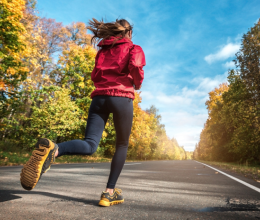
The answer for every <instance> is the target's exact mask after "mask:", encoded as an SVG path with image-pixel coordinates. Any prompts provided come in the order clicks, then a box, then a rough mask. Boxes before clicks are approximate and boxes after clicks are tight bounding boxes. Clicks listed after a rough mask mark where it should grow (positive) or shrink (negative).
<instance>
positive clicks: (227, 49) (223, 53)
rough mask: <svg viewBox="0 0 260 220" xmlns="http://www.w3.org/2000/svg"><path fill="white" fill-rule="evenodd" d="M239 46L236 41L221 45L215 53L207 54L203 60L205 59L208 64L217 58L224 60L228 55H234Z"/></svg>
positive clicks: (217, 59)
mask: <svg viewBox="0 0 260 220" xmlns="http://www.w3.org/2000/svg"><path fill="white" fill-rule="evenodd" d="M239 48H240V44H238V43H237V44H233V43H228V44H226V45H225V46H223V47H222V48H221V49H220V50H219V51H218V52H217V53H214V54H209V55H208V56H206V57H204V60H206V61H207V62H208V63H209V64H211V63H213V62H215V61H219V60H226V59H228V58H230V57H233V56H235V54H236V52H237V51H238V50H239Z"/></svg>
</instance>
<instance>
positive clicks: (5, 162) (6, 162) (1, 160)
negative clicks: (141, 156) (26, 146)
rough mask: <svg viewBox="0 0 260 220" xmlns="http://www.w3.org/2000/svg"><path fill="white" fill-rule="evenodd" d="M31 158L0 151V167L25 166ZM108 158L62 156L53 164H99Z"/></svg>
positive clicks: (29, 154)
mask: <svg viewBox="0 0 260 220" xmlns="http://www.w3.org/2000/svg"><path fill="white" fill-rule="evenodd" d="M30 156H31V153H27V152H15V153H12V152H5V151H0V166H16V165H23V164H25V163H26V162H27V161H28V160H29V158H30ZM110 161H111V159H110V158H103V157H98V156H79V155H77V156H67V155H65V156H62V157H60V158H57V159H56V160H55V163H54V164H60V163H101V162H110Z"/></svg>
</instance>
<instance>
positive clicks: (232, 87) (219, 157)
mask: <svg viewBox="0 0 260 220" xmlns="http://www.w3.org/2000/svg"><path fill="white" fill-rule="evenodd" d="M241 42H242V43H241V47H240V50H239V52H237V53H236V58H235V60H234V63H235V68H234V69H231V70H229V72H228V83H223V84H221V85H219V87H218V88H215V89H214V90H213V91H211V92H210V93H209V99H208V100H207V102H206V106H207V109H208V119H207V121H206V123H205V124H204V128H203V130H202V132H201V134H200V140H199V143H198V144H197V145H196V149H195V151H194V153H193V157H194V158H195V159H200V160H207V161H219V162H238V163H251V164H259V163H260V120H259V117H260V20H259V21H258V22H257V23H256V24H255V25H254V26H253V27H252V28H250V29H249V30H248V32H247V33H246V34H244V35H243V37H242V41H241Z"/></svg>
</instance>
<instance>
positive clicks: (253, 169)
mask: <svg viewBox="0 0 260 220" xmlns="http://www.w3.org/2000/svg"><path fill="white" fill-rule="evenodd" d="M198 161H199V162H202V163H205V164H208V165H212V166H214V167H218V168H221V169H225V170H229V171H233V172H235V173H240V174H243V175H244V176H246V177H248V178H251V179H254V180H255V181H257V182H260V165H249V164H248V163H243V164H242V163H240V164H239V163H224V162H213V161H203V160H198Z"/></svg>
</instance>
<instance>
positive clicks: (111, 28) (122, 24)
mask: <svg viewBox="0 0 260 220" xmlns="http://www.w3.org/2000/svg"><path fill="white" fill-rule="evenodd" d="M87 28H88V29H89V30H90V31H92V33H93V37H92V38H91V44H96V43H97V42H98V41H99V40H101V39H102V40H104V39H106V38H109V37H112V36H114V37H118V39H116V40H115V42H116V41H117V40H120V39H122V38H124V37H125V35H126V33H127V32H128V31H131V30H132V29H133V26H132V25H130V24H129V22H128V21H127V20H125V19H120V20H118V19H117V20H116V22H108V23H104V22H103V19H102V20H101V21H98V20H96V19H95V18H92V20H89V26H88V27H87ZM115 42H114V44H115ZM114 44H113V45H114Z"/></svg>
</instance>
